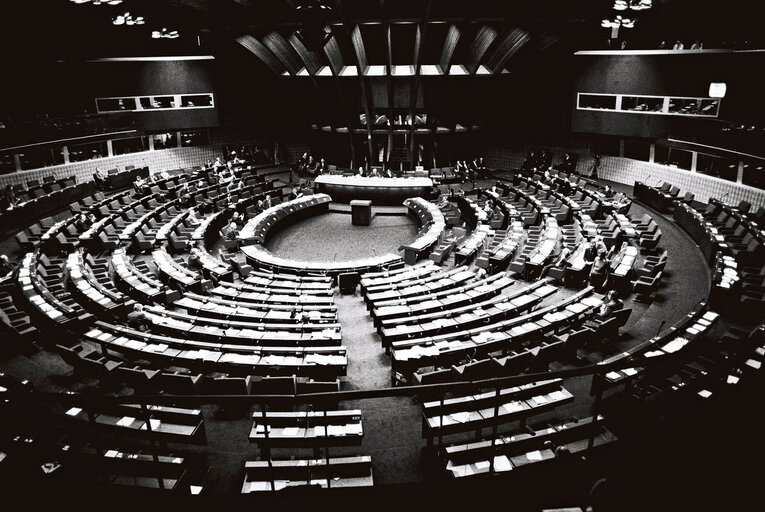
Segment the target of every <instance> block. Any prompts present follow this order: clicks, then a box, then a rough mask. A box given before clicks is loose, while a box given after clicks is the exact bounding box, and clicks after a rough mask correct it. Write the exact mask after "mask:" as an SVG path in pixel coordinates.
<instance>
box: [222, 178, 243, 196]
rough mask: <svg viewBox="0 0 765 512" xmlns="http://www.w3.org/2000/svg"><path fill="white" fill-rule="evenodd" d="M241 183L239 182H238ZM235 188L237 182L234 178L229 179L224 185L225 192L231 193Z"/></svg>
mask: <svg viewBox="0 0 765 512" xmlns="http://www.w3.org/2000/svg"><path fill="white" fill-rule="evenodd" d="M240 183H241V182H240ZM236 189H237V183H236V181H234V180H229V182H228V185H226V192H227V193H229V194H231V193H232V192H234V191H236Z"/></svg>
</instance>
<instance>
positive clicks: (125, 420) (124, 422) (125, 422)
mask: <svg viewBox="0 0 765 512" xmlns="http://www.w3.org/2000/svg"><path fill="white" fill-rule="evenodd" d="M134 421H135V418H131V417H130V416H123V417H122V418H121V419H120V420H118V421H117V425H119V426H120V427H129V426H130V425H132V424H133V422H134Z"/></svg>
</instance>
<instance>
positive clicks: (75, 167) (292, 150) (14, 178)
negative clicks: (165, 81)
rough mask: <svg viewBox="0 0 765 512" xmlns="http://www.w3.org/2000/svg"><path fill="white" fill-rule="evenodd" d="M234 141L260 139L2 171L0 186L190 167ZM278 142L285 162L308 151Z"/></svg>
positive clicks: (221, 140) (219, 141) (233, 136)
mask: <svg viewBox="0 0 765 512" xmlns="http://www.w3.org/2000/svg"><path fill="white" fill-rule="evenodd" d="M243 141H244V142H243ZM237 143H247V144H258V143H260V142H259V141H258V140H253V139H247V138H244V136H243V135H241V134H229V135H227V136H225V137H215V138H213V140H212V144H210V145H208V146H194V147H188V148H170V149H160V150H155V151H142V152H139V153H131V154H128V155H119V156H113V157H108V158H96V159H93V160H86V161H84V162H76V163H72V164H67V165H55V166H51V167H44V168H41V169H32V170H29V171H19V172H15V173H11V174H3V175H0V186H2V187H5V186H6V185H9V184H14V185H15V184H19V183H21V184H24V183H26V182H27V181H29V180H38V181H40V182H42V179H43V178H44V177H45V176H50V175H54V176H55V177H56V178H63V177H69V176H74V177H75V178H76V179H77V183H82V182H84V181H89V180H92V179H93V173H94V172H95V171H96V167H98V168H100V169H101V170H103V171H106V170H108V169H114V168H119V169H124V167H125V166H126V165H134V166H136V167H145V166H148V167H149V170H150V171H151V172H155V171H161V170H162V169H168V170H170V169H180V168H186V167H194V166H197V165H202V164H204V163H206V162H207V161H208V160H215V158H216V157H217V156H221V155H222V154H223V153H222V152H223V146H224V145H226V144H228V145H235V144H237ZM262 144H264V145H265V144H269V147H271V143H270V142H266V141H264V142H262ZM279 145H280V148H281V149H280V152H281V153H282V156H286V157H287V162H294V161H295V160H296V159H297V158H299V157H300V155H302V154H303V152H304V151H308V145H307V144H303V143H301V142H294V141H289V142H280V144H279ZM282 163H285V162H282Z"/></svg>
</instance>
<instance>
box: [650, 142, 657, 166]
mask: <svg viewBox="0 0 765 512" xmlns="http://www.w3.org/2000/svg"><path fill="white" fill-rule="evenodd" d="M648 161H649V162H650V163H654V162H656V144H651V146H650V147H649V149H648Z"/></svg>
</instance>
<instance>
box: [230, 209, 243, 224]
mask: <svg viewBox="0 0 765 512" xmlns="http://www.w3.org/2000/svg"><path fill="white" fill-rule="evenodd" d="M245 220H246V217H245V216H244V213H242V212H234V215H232V216H231V222H233V223H235V224H236V225H237V226H244V221H245Z"/></svg>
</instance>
